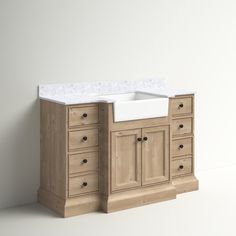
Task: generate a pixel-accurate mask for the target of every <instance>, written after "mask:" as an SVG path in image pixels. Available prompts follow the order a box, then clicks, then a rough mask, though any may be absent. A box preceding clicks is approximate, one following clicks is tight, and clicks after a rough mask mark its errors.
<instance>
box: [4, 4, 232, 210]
mask: <svg viewBox="0 0 236 236" xmlns="http://www.w3.org/2000/svg"><path fill="white" fill-rule="evenodd" d="M235 12H236V2H235V1H234V0H231V1H230V0H179V1H175V0H169V1H166V0H158V1H157V0H40V1H38V0H21V1H18V0H0V101H1V105H0V106H1V115H0V207H1V208H3V207H8V206H13V205H18V204H25V203H29V202H34V201H36V192H37V188H38V186H39V103H38V101H37V85H38V84H41V83H61V82H65V83H66V82H80V81H94V80H120V79H142V78H146V77H153V76H157V77H165V78H166V79H167V81H168V83H169V84H170V85H172V86H174V87H184V88H191V89H194V90H196V91H197V97H196V127H195V129H196V159H197V163H196V165H197V169H198V170H207V169H211V168H219V167H223V166H227V165H233V164H236V156H235V137H234V134H235V133H236V125H235V120H236V111H235V109H234V108H235V107H236V106H235V101H236V100H235V88H236V86H235V85H236V83H235V79H236V14H235Z"/></svg>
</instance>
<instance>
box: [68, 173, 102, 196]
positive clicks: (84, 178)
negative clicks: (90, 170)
mask: <svg viewBox="0 0 236 236" xmlns="http://www.w3.org/2000/svg"><path fill="white" fill-rule="evenodd" d="M95 191H98V174H88V175H81V176H77V177H72V178H70V179H69V196H73V195H78V194H82V193H89V192H95Z"/></svg>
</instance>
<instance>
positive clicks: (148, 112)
mask: <svg viewBox="0 0 236 236" xmlns="http://www.w3.org/2000/svg"><path fill="white" fill-rule="evenodd" d="M100 99H101V100H102V101H106V102H112V103H113V113H114V122H118V121H128V120H138V119H148V118H154V117H164V116H168V105H169V99H168V97H167V96H162V95H156V94H149V93H144V92H134V93H124V94H111V95H106V96H102V97H100Z"/></svg>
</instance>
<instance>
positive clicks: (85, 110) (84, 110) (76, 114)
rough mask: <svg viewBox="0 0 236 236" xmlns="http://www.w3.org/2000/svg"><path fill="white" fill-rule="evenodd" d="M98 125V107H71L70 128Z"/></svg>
mask: <svg viewBox="0 0 236 236" xmlns="http://www.w3.org/2000/svg"><path fill="white" fill-rule="evenodd" d="M97 123H98V106H97V105H95V106H91V105H90V106H70V108H69V127H70V128H71V127H76V126H81V125H89V124H97Z"/></svg>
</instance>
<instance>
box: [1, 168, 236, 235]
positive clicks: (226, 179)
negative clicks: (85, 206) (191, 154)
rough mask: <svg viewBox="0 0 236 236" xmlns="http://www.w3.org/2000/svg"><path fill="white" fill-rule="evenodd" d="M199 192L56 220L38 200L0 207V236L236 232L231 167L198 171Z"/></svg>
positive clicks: (234, 176)
mask: <svg viewBox="0 0 236 236" xmlns="http://www.w3.org/2000/svg"><path fill="white" fill-rule="evenodd" d="M197 177H198V178H199V180H200V190H199V191H198V192H191V193H186V194H182V195H179V196H178V197H177V199H176V200H171V201H167V202H162V203H157V204H151V205H147V206H143V207H138V208H134V209H129V210H125V211H120V212H115V213H111V214H105V213H89V214H86V215H81V216H76V217H71V218H65V219H64V218H60V217H58V216H57V215H56V214H54V213H53V212H51V211H50V210H48V209H46V208H44V207H42V206H40V205H39V204H31V205H25V206H21V207H15V208H8V209H5V210H1V211H0V235H1V236H8V235H10V236H14V235H24V236H26V235H33V236H37V235H41V236H42V235H51V236H52V235H57V236H60V235H63V236H65V235H79V236H90V235H91V236H92V235H96V236H100V235H102V236H106V235H112V236H125V235H129V236H132V235H135V236H139V235H147V236H150V235H155V236H167V235H168V236H172V235H174V236H178V235H181V236H185V235H186V236H187V235H188V236H193V235H197V236H201V235H204V236H205V235H206V236H211V235H212V236H213V235H214V236H217V235H220V236H223V235H227V236H231V235H232V236H236V166H233V167H229V168H221V169H215V170H211V171H204V172H199V173H197Z"/></svg>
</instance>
